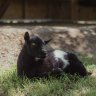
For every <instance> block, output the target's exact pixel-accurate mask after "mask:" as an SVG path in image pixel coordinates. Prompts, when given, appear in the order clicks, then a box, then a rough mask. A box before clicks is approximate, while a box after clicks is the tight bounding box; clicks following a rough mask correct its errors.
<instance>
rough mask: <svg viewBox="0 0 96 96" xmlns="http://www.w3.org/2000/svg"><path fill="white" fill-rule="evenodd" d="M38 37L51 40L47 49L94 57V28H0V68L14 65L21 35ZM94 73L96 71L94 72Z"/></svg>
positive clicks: (21, 40)
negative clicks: (27, 34) (28, 33)
mask: <svg viewBox="0 0 96 96" xmlns="http://www.w3.org/2000/svg"><path fill="white" fill-rule="evenodd" d="M26 31H28V32H30V34H32V35H33V34H35V35H39V36H40V37H41V38H43V39H49V38H52V42H51V43H50V44H49V45H48V46H47V48H48V49H51V48H52V49H62V50H65V51H72V52H76V53H80V54H87V55H89V56H93V55H96V51H95V50H96V26H89V27H78V28H77V27H56V26H32V27H30V26H22V27H16V26H15V27H12V26H1V27H0V66H2V67H7V68H8V67H10V65H12V64H16V61H17V57H18V54H19V51H20V49H21V48H22V45H23V42H24V41H23V35H24V33H25V32H26ZM95 73H96V71H95Z"/></svg>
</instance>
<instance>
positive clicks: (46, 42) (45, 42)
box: [44, 39, 52, 45]
mask: <svg viewBox="0 0 96 96" xmlns="http://www.w3.org/2000/svg"><path fill="white" fill-rule="evenodd" d="M51 40H52V39H49V40H46V41H44V44H45V45H46V44H48V43H49V42H50V41H51Z"/></svg>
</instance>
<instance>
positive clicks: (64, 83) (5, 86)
mask: <svg viewBox="0 0 96 96" xmlns="http://www.w3.org/2000/svg"><path fill="white" fill-rule="evenodd" d="M81 59H82V61H83V63H84V64H85V66H86V67H87V69H88V70H93V69H95V68H96V65H95V64H94V62H93V59H92V58H85V57H81ZM0 96H96V77H92V76H86V77H84V78H80V77H79V76H71V75H68V74H62V76H61V77H60V78H59V79H56V78H54V77H51V76H49V78H47V79H46V78H39V79H36V78H33V79H30V80H29V79H27V78H25V77H24V78H23V79H20V78H18V77H17V72H16V66H12V68H11V69H8V70H4V69H2V67H1V68H0Z"/></svg>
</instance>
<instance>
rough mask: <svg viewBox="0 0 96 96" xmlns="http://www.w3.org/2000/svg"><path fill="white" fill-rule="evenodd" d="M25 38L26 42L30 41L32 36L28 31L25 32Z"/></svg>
mask: <svg viewBox="0 0 96 96" xmlns="http://www.w3.org/2000/svg"><path fill="white" fill-rule="evenodd" d="M24 39H25V41H26V42H28V41H29V39H30V37H29V33H28V32H25V35H24Z"/></svg>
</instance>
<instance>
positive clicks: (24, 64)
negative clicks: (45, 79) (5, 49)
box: [17, 32, 50, 78]
mask: <svg viewBox="0 0 96 96" xmlns="http://www.w3.org/2000/svg"><path fill="white" fill-rule="evenodd" d="M24 39H25V44H24V45H23V48H22V50H21V52H20V54H19V57H18V61H17V74H18V76H20V77H22V76H23V75H25V76H27V77H28V78H31V77H36V76H38V74H39V75H40V74H42V73H43V72H40V71H39V69H40V67H42V59H43V58H44V57H45V56H46V52H45V50H43V46H44V45H45V44H47V43H48V42H49V41H50V40H47V41H43V40H42V39H40V38H39V37H37V36H33V37H32V38H30V36H29V33H28V32H26V33H25V35H24Z"/></svg>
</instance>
